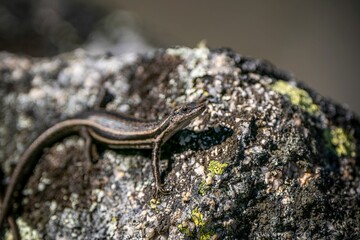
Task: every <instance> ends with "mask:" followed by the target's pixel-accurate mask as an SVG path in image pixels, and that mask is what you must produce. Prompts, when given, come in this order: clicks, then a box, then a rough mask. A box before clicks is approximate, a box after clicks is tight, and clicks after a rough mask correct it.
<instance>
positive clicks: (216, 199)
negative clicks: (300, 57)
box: [0, 47, 360, 239]
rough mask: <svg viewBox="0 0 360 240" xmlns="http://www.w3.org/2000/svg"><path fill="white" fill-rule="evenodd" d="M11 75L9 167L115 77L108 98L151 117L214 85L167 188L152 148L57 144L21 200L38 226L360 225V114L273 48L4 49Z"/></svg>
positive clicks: (28, 228)
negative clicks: (44, 52) (315, 86)
mask: <svg viewBox="0 0 360 240" xmlns="http://www.w3.org/2000/svg"><path fill="white" fill-rule="evenodd" d="M108 74H113V75H112V77H110V78H108V79H106V80H104V77H105V76H107V75H108ZM0 79H1V80H0V108H1V109H2V111H1V112H0V134H1V138H0V161H1V162H0V163H1V168H2V169H3V171H4V173H5V176H9V175H10V173H11V171H12V169H13V167H14V165H15V164H16V162H17V160H18V158H19V156H20V154H21V152H22V151H23V150H24V149H25V148H26V146H27V145H28V144H29V143H30V142H31V141H32V140H33V139H34V138H35V137H36V136H37V135H39V134H40V133H41V132H42V131H43V130H45V129H46V128H47V127H49V126H51V125H52V124H54V123H56V122H57V121H59V120H61V119H65V118H67V117H70V116H72V115H74V114H76V113H78V112H80V111H82V110H85V109H88V108H91V107H93V105H94V102H95V100H96V96H97V93H98V92H99V90H100V88H101V86H105V87H106V88H107V89H108V90H109V91H110V93H111V94H112V95H113V96H114V97H115V98H114V99H113V101H111V102H110V103H109V104H108V105H107V109H108V110H114V111H119V112H124V113H127V114H129V115H133V116H136V117H139V118H144V119H158V118H161V117H163V116H164V115H165V114H166V113H168V112H169V111H170V110H171V109H172V108H173V107H174V106H178V105H181V104H183V103H185V102H191V101H196V100H197V99H199V98H200V97H204V96H206V97H207V99H208V105H207V110H206V111H205V112H204V113H203V114H202V115H201V116H200V117H198V118H196V119H195V120H194V121H193V122H192V123H191V124H190V125H189V126H188V127H187V128H186V129H184V130H182V131H180V132H179V133H178V134H176V135H175V136H174V137H172V138H171V139H170V140H169V141H168V142H167V143H166V144H165V145H164V146H163V150H162V161H161V165H162V177H163V181H164V183H165V184H166V185H165V186H166V187H167V188H170V189H172V191H171V194H170V195H164V196H161V197H160V198H158V199H153V176H152V174H151V165H150V158H151V152H150V151H147V150H136V151H135V150H121V151H113V150H109V149H106V148H104V149H103V151H102V153H101V159H100V161H99V162H98V163H97V164H95V165H90V164H89V163H87V162H86V161H85V157H84V155H83V153H84V150H83V147H84V141H83V140H82V139H81V138H80V137H78V136H73V137H70V138H66V139H64V140H63V141H60V142H59V143H58V144H56V145H54V146H53V147H51V148H49V149H48V150H46V151H45V153H44V154H43V156H42V159H41V161H40V163H39V164H38V166H37V167H36V169H35V171H34V173H33V175H32V176H31V178H30V179H29V181H28V183H27V185H26V188H25V189H24V191H23V194H24V197H23V199H22V203H21V204H20V203H17V205H18V206H19V205H20V206H21V207H18V209H17V216H18V218H17V222H18V224H19V226H20V228H21V234H22V236H23V237H24V239H43V238H46V239H104V238H107V239H112V238H113V239H144V238H145V239H165V238H169V239H246V238H251V239H253V238H261V239H262V238H266V239H292V238H298V239H324V238H331V239H334V238H336V239H343V238H347V239H350V238H353V239H356V238H360V235H359V232H360V204H359V202H360V171H359V170H360V163H359V154H360V151H359V149H360V144H359V141H360V124H359V119H358V118H357V117H356V116H354V114H353V113H352V112H351V111H350V110H348V109H346V108H344V107H342V106H340V105H338V104H336V103H334V102H332V101H330V100H329V99H326V98H324V97H322V96H320V95H319V94H317V93H316V92H314V91H312V90H311V89H309V88H308V87H307V86H304V85H303V84H302V83H300V82H297V81H296V80H295V78H294V77H293V76H292V75H290V74H288V73H286V72H284V71H281V70H279V69H277V68H276V67H275V66H273V65H271V64H270V63H268V62H265V61H261V60H256V59H251V58H248V57H244V56H241V55H239V54H236V53H234V52H232V51H231V50H227V49H219V50H209V49H208V48H206V47H201V48H196V49H189V48H175V49H166V50H158V51H156V52H153V53H149V54H147V55H142V56H133V55H127V56H124V57H122V58H119V57H116V58H115V57H112V56H90V55H88V54H87V53H86V52H84V51H82V50H77V51H74V52H72V53H68V54H63V55H60V56H56V57H53V58H42V59H38V58H35V59H33V58H28V57H22V56H17V55H12V54H9V53H0ZM7 180H8V178H6V177H5V178H4V181H3V182H4V183H6V181H7ZM5 236H6V238H7V239H11V236H10V232H6V233H5Z"/></svg>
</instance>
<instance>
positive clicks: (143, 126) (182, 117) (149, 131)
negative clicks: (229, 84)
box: [0, 102, 206, 229]
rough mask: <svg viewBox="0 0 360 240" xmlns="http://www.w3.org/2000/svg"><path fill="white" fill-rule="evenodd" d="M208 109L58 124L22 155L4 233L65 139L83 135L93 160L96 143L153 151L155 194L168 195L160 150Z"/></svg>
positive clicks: (88, 117) (103, 114)
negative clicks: (49, 154)
mask: <svg viewBox="0 0 360 240" xmlns="http://www.w3.org/2000/svg"><path fill="white" fill-rule="evenodd" d="M205 108H206V105H205V103H204V102H201V103H190V104H186V105H184V106H181V107H179V108H176V109H174V110H173V111H172V112H171V113H170V114H169V115H168V116H167V117H165V118H163V119H162V120H160V121H144V120H140V119H135V118H132V117H128V116H125V115H121V114H119V113H114V112H109V111H101V110H96V111H89V112H85V113H83V114H81V115H79V116H77V117H75V118H72V119H68V120H65V121H62V122H59V123H57V124H55V125H54V126H52V127H50V128H48V129H47V130H46V131H45V132H43V133H42V134H41V135H40V136H39V137H38V138H36V139H35V140H34V142H33V143H31V144H30V146H29V147H28V148H27V149H26V150H25V152H24V153H23V154H22V155H21V157H20V159H19V161H18V164H17V165H16V167H15V169H14V172H13V174H12V176H11V178H10V182H9V184H8V187H7V189H6V192H5V197H4V199H3V204H2V206H1V207H0V209H1V212H0V229H1V228H2V226H3V223H4V219H5V218H6V217H7V216H8V215H9V213H10V211H11V209H12V204H13V199H14V196H15V195H18V194H20V192H21V190H22V189H23V187H24V185H25V183H26V181H27V179H28V178H29V177H30V174H31V173H32V172H33V170H34V168H35V166H36V164H37V163H38V161H39V159H40V157H41V155H42V153H43V150H44V149H45V148H47V147H50V146H51V145H53V144H55V143H56V142H58V141H60V140H62V139H63V138H65V137H67V136H69V135H73V134H77V133H80V135H82V136H83V137H84V138H85V147H86V151H85V153H86V154H85V157H86V158H89V159H93V158H94V157H95V155H96V151H94V147H95V145H94V144H93V140H95V142H100V143H103V144H106V145H108V147H109V148H139V149H152V162H151V163H152V171H153V175H154V179H155V194H156V195H157V194H159V193H162V192H164V189H163V188H162V185H161V180H160V170H159V158H160V148H161V146H162V144H164V143H165V142H166V141H167V140H168V139H169V138H170V137H171V136H172V135H174V134H175V133H176V132H177V131H179V130H180V129H182V128H184V127H186V126H187V125H188V124H189V123H190V122H191V121H192V120H193V119H194V118H195V117H197V116H199V115H200V114H201V113H202V112H203V111H204V110H205Z"/></svg>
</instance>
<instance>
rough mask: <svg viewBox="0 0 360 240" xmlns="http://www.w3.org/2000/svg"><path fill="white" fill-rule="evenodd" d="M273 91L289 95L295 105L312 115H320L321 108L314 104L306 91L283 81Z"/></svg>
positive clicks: (275, 85) (273, 86) (273, 87)
mask: <svg viewBox="0 0 360 240" xmlns="http://www.w3.org/2000/svg"><path fill="white" fill-rule="evenodd" d="M272 90H273V91H275V92H277V93H280V94H283V95H287V96H288V97H289V98H290V101H291V103H292V104H293V105H297V106H299V107H300V108H301V109H302V110H304V111H306V112H307V113H309V114H310V115H313V116H316V115H319V114H320V108H319V106H318V105H316V104H314V102H313V100H312V98H311V97H310V95H309V94H308V93H307V92H306V91H305V90H303V89H300V88H298V87H295V86H293V85H291V84H289V83H288V82H285V81H283V80H279V81H277V82H276V83H275V84H274V85H272Z"/></svg>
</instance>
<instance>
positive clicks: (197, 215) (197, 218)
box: [191, 208, 215, 240]
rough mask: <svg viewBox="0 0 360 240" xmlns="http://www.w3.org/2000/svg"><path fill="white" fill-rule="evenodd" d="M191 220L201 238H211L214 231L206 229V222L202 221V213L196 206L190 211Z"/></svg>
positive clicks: (207, 239) (204, 239)
mask: <svg viewBox="0 0 360 240" xmlns="http://www.w3.org/2000/svg"><path fill="white" fill-rule="evenodd" d="M191 221H193V222H194V224H195V226H196V227H198V228H199V233H200V239H201V240H209V239H211V238H212V236H213V234H214V232H215V231H214V230H209V231H208V230H207V228H206V222H205V221H204V215H203V214H202V213H201V212H200V211H199V209H198V208H195V209H194V210H192V211H191Z"/></svg>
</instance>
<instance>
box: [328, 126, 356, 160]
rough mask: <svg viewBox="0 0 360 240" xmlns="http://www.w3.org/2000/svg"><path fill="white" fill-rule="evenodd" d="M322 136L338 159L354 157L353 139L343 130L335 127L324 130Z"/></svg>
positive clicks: (354, 146)
mask: <svg viewBox="0 0 360 240" xmlns="http://www.w3.org/2000/svg"><path fill="white" fill-rule="evenodd" d="M324 135H325V138H326V140H327V141H328V142H329V143H330V144H331V147H332V149H334V150H335V152H336V154H337V155H338V156H339V157H356V145H355V140H354V137H353V136H352V135H351V134H350V133H347V132H345V131H344V129H343V128H340V127H336V128H333V129H330V130H326V131H325V132H324Z"/></svg>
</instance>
